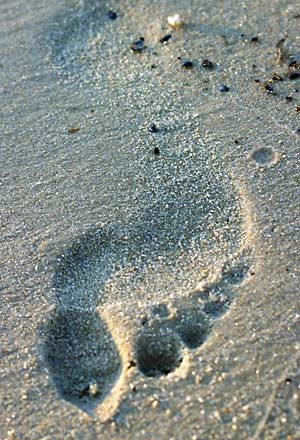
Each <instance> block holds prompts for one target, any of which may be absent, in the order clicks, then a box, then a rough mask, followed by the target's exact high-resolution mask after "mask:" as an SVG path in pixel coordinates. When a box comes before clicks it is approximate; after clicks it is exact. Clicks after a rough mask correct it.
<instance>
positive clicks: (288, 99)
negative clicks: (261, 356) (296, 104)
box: [285, 96, 293, 101]
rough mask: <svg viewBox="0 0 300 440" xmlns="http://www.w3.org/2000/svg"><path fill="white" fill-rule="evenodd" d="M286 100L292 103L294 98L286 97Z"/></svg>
mask: <svg viewBox="0 0 300 440" xmlns="http://www.w3.org/2000/svg"><path fill="white" fill-rule="evenodd" d="M285 99H286V101H292V100H293V97H292V96H286V97H285Z"/></svg>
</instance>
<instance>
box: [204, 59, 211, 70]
mask: <svg viewBox="0 0 300 440" xmlns="http://www.w3.org/2000/svg"><path fill="white" fill-rule="evenodd" d="M202 66H203V67H205V68H206V69H213V68H214V63H212V62H211V61H209V60H207V59H205V60H203V61H202Z"/></svg>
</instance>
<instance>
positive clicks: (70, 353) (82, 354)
mask: <svg viewBox="0 0 300 440" xmlns="http://www.w3.org/2000/svg"><path fill="white" fill-rule="evenodd" d="M45 330H46V335H47V339H46V341H45V345H44V353H45V360H46V362H47V365H48V369H49V372H50V374H51V376H52V379H53V381H54V383H55V385H56V387H57V390H58V391H59V393H60V394H61V395H62V397H63V398H64V399H66V400H68V401H70V402H72V403H73V404H75V405H77V406H79V407H80V408H81V409H84V410H86V411H88V410H92V409H93V407H94V406H95V405H97V404H98V403H99V401H101V400H103V399H104V398H105V396H106V395H107V393H108V392H109V391H110V389H111V386H112V384H113V383H114V382H115V381H116V380H117V378H118V376H119V375H120V372H121V359H120V356H119V353H118V350H117V347H116V345H115V343H114V341H113V339H112V337H111V336H110V333H109V331H108V329H107V327H106V324H105V323H104V322H103V321H102V320H101V319H100V318H99V316H98V314H97V313H96V312H95V311H92V312H90V311H81V310H78V309H73V310H65V311H63V310H61V311H56V313H55V314H54V315H53V316H50V318H49V320H48V323H47V324H46V328H45Z"/></svg>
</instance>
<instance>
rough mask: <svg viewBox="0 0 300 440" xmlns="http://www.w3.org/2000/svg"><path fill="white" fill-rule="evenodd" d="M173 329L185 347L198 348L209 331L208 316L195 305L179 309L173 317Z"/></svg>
mask: <svg viewBox="0 0 300 440" xmlns="http://www.w3.org/2000/svg"><path fill="white" fill-rule="evenodd" d="M175 331H176V332H177V333H178V335H179V336H180V339H181V340H182V342H183V343H184V345H185V346H186V347H187V348H190V349H195V348H198V347H200V345H202V344H203V342H204V341H205V340H206V338H207V336H208V334H209V332H210V325H209V320H208V317H207V315H206V314H205V313H203V311H202V310H201V309H199V307H197V306H196V307H195V308H186V309H184V308H183V309H180V310H179V311H178V313H177V316H176V319H175Z"/></svg>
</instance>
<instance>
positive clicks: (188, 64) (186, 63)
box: [181, 61, 193, 69]
mask: <svg viewBox="0 0 300 440" xmlns="http://www.w3.org/2000/svg"><path fill="white" fill-rule="evenodd" d="M181 67H184V68H185V69H191V68H192V67H193V61H183V62H182V63H181Z"/></svg>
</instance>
